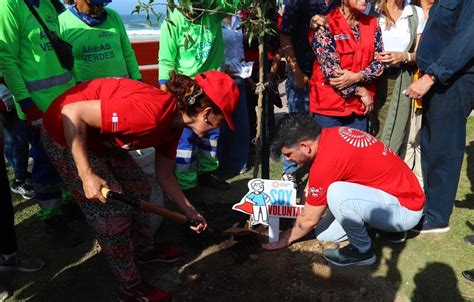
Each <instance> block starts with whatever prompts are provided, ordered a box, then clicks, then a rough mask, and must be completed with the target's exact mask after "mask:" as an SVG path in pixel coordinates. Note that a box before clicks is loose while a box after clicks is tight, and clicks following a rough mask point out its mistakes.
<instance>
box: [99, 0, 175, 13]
mask: <svg viewBox="0 0 474 302" xmlns="http://www.w3.org/2000/svg"><path fill="white" fill-rule="evenodd" d="M142 2H143V3H148V1H147V0H142ZM155 2H160V3H163V2H166V1H163V0H162V1H155ZM136 4H137V1H136V0H113V1H112V3H110V4H109V5H107V6H108V7H110V8H112V9H113V10H116V11H117V12H118V13H119V14H121V15H128V14H130V13H131V12H132V10H133V8H134V7H135V5H136Z"/></svg>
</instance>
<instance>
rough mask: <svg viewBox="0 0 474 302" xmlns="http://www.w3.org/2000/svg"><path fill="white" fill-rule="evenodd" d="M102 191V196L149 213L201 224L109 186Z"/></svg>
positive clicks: (191, 223)
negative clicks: (115, 190)
mask: <svg viewBox="0 0 474 302" xmlns="http://www.w3.org/2000/svg"><path fill="white" fill-rule="evenodd" d="M100 192H101V193H102V196H104V197H105V198H107V199H114V200H118V201H121V202H123V203H126V204H128V205H130V206H132V207H135V208H139V209H141V210H143V211H145V212H148V213H153V214H156V215H160V216H162V217H164V218H168V219H171V220H174V221H176V222H179V223H187V224H189V225H190V226H197V225H198V224H199V223H197V222H196V221H194V220H191V221H188V218H187V217H186V216H184V215H183V214H181V213H178V212H175V211H171V210H168V209H166V208H163V207H160V206H157V205H155V204H152V203H151V202H147V201H143V200H140V199H137V198H134V197H132V196H129V195H126V194H121V193H118V192H114V191H112V190H110V189H108V188H102V189H101V190H100Z"/></svg>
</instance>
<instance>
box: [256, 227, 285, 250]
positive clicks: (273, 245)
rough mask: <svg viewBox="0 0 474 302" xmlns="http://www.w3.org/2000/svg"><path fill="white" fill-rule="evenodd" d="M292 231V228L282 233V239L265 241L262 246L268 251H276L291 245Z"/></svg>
mask: <svg viewBox="0 0 474 302" xmlns="http://www.w3.org/2000/svg"><path fill="white" fill-rule="evenodd" d="M290 231H291V229H289V230H287V231H285V232H283V233H281V235H280V240H278V241H275V242H269V243H264V244H262V247H263V248H264V249H265V250H267V251H275V250H279V249H282V248H285V247H287V246H289V245H290V242H289V240H288V239H289V237H290Z"/></svg>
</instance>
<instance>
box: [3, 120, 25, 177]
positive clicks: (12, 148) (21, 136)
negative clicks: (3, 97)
mask: <svg viewBox="0 0 474 302" xmlns="http://www.w3.org/2000/svg"><path fill="white" fill-rule="evenodd" d="M4 125H5V128H4V131H3V133H4V134H5V138H4V141H5V149H4V151H3V153H4V154H5V157H6V158H7V160H8V162H9V163H10V165H11V166H12V167H13V171H14V173H15V178H16V179H17V180H21V181H24V180H25V179H26V178H27V177H28V157H29V153H28V152H29V149H30V138H29V136H30V135H29V131H30V130H29V127H28V123H27V122H26V121H23V120H20V119H19V118H18V115H17V113H16V111H13V112H8V113H4Z"/></svg>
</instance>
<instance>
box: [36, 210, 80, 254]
mask: <svg viewBox="0 0 474 302" xmlns="http://www.w3.org/2000/svg"><path fill="white" fill-rule="evenodd" d="M44 223H45V229H46V233H47V234H48V235H49V236H50V237H51V239H52V241H53V242H54V243H56V244H58V245H59V246H61V247H65V248H69V247H74V246H77V245H79V244H81V243H82V241H83V239H82V238H81V236H80V235H79V233H78V232H76V231H75V230H73V229H71V228H70V227H69V226H68V225H67V224H66V222H64V220H63V219H62V217H61V216H55V217H53V218H50V219H46V220H44Z"/></svg>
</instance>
